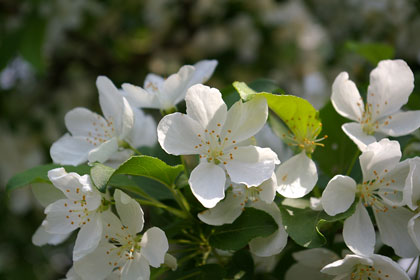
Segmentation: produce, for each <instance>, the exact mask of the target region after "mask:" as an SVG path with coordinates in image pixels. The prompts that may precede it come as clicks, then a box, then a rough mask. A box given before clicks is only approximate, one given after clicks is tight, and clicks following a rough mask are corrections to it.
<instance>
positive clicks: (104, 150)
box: [88, 137, 118, 163]
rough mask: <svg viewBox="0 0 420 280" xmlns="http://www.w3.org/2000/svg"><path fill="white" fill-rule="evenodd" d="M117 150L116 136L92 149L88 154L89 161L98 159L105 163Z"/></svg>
mask: <svg viewBox="0 0 420 280" xmlns="http://www.w3.org/2000/svg"><path fill="white" fill-rule="evenodd" d="M117 151H118V139H117V138H116V137H112V138H111V139H109V140H107V141H105V142H103V143H102V144H100V145H99V146H97V147H95V148H94V149H92V150H91V151H90V152H89V154H88V160H89V162H96V161H97V162H101V163H104V162H105V161H107V160H108V159H109V158H110V157H111V156H112V155H113V154H114V153H116V152H117Z"/></svg>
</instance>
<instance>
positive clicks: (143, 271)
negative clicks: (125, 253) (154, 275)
mask: <svg viewBox="0 0 420 280" xmlns="http://www.w3.org/2000/svg"><path fill="white" fill-rule="evenodd" d="M118 279H120V278H118ZM149 279H150V267H149V263H148V261H147V259H146V258H145V257H144V256H142V255H141V254H138V253H136V254H134V259H133V260H129V261H127V262H126V263H125V265H124V266H123V268H122V269H121V280H149Z"/></svg>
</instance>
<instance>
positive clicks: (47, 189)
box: [31, 183, 66, 207]
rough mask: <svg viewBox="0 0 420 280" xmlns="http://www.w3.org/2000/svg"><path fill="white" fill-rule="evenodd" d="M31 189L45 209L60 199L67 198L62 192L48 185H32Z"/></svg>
mask: <svg viewBox="0 0 420 280" xmlns="http://www.w3.org/2000/svg"><path fill="white" fill-rule="evenodd" d="M31 189H32V193H33V194H34V196H35V198H36V199H37V201H38V202H39V203H40V204H41V205H42V206H43V207H47V206H48V205H49V204H51V203H53V202H55V201H57V200H59V199H63V198H66V196H65V195H64V194H63V192H62V191H60V190H59V189H57V188H56V187H55V186H53V185H51V184H48V183H34V184H31Z"/></svg>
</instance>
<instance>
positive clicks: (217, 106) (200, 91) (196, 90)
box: [185, 84, 227, 134]
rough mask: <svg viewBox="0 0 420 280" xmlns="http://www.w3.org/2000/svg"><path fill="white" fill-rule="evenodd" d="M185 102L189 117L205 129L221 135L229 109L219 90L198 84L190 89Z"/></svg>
mask: <svg viewBox="0 0 420 280" xmlns="http://www.w3.org/2000/svg"><path fill="white" fill-rule="evenodd" d="M185 102H186V104H187V115H188V116H189V117H191V118H192V119H194V120H196V121H197V122H198V123H199V124H200V125H201V126H202V127H203V128H206V129H208V130H214V131H215V132H216V134H219V133H220V130H221V128H222V127H221V126H223V124H224V123H225V120H226V115H227V107H226V104H225V102H224V101H223V99H222V94H221V93H220V91H219V90H218V89H216V88H210V87H208V86H203V85H201V84H197V85H195V86H192V87H190V88H189V89H188V92H187V95H186V96H185Z"/></svg>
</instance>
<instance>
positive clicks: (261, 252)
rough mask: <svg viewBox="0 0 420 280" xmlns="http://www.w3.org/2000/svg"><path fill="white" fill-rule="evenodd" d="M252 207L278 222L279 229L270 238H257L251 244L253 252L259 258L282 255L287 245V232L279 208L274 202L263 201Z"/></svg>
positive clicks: (253, 204) (255, 203) (250, 247)
mask: <svg viewBox="0 0 420 280" xmlns="http://www.w3.org/2000/svg"><path fill="white" fill-rule="evenodd" d="M252 207H253V208H256V209H259V210H262V211H265V212H267V213H268V214H270V215H271V216H272V217H273V219H274V221H276V223H277V226H278V229H277V230H276V231H275V232H274V233H272V234H271V235H269V236H266V237H257V238H254V239H252V240H251V241H250V242H249V249H250V250H251V252H252V253H253V254H255V255H257V256H259V257H269V256H273V255H277V254H278V253H280V252H281V251H282V250H283V248H284V247H285V246H286V243H287V237H288V235H287V232H286V230H285V229H284V226H283V222H282V219H281V213H280V209H279V207H278V206H277V205H276V204H275V203H274V202H273V203H270V204H267V203H265V202H262V201H257V202H254V203H252Z"/></svg>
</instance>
